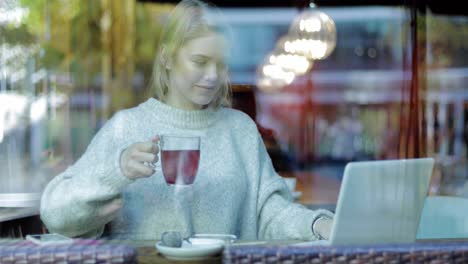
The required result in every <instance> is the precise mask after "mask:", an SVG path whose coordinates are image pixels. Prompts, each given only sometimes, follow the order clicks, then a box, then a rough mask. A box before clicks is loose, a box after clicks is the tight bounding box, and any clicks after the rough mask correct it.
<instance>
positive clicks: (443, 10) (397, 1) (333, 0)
mask: <svg viewBox="0 0 468 264" xmlns="http://www.w3.org/2000/svg"><path fill="white" fill-rule="evenodd" d="M137 1H138V2H154V3H177V2H179V1H177V0H137ZM208 2H211V3H213V4H215V5H216V6H218V7H236V8H249V7H250V8H254V7H255V8H260V7H297V8H303V7H306V6H308V5H309V3H310V1H309V0H261V1H258V0H257V1H254V0H211V1H208ZM313 2H314V3H315V4H316V5H317V6H319V7H338V6H343V7H346V6H369V5H380V6H403V5H404V6H408V7H409V6H417V7H419V8H421V7H428V8H429V9H430V10H431V12H433V13H437V14H447V15H468V8H467V6H468V5H466V4H463V2H464V0H314V1H313Z"/></svg>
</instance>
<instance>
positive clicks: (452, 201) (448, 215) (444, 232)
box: [416, 196, 468, 239]
mask: <svg viewBox="0 0 468 264" xmlns="http://www.w3.org/2000/svg"><path fill="white" fill-rule="evenodd" d="M416 238H417V239H438V238H468V199H467V198H462V197H455V196H428V197H427V198H426V200H425V203H424V208H423V211H422V214H421V220H420V223H419V229H418V233H417V235H416Z"/></svg>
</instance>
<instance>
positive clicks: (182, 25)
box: [150, 0, 231, 108]
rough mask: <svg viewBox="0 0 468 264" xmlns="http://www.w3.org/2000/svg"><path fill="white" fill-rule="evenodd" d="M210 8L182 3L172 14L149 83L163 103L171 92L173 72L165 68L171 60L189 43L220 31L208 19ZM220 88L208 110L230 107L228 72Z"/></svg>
mask: <svg viewBox="0 0 468 264" xmlns="http://www.w3.org/2000/svg"><path fill="white" fill-rule="evenodd" d="M210 7H211V8H213V9H214V6H212V5H208V4H207V3H204V2H201V1H199V0H182V1H181V2H180V3H179V4H177V6H176V7H175V8H174V10H173V11H172V12H171V14H170V15H169V18H168V21H167V24H166V26H165V28H164V30H163V32H162V34H161V40H160V43H159V48H158V52H157V54H156V58H155V61H154V65H153V72H152V76H151V79H152V80H151V83H150V90H151V92H152V93H153V95H154V96H155V97H156V98H157V99H158V100H161V101H163V102H164V101H165V100H166V98H167V94H168V91H169V76H170V70H169V69H167V67H166V65H167V64H166V63H167V62H168V58H169V57H171V58H175V56H176V54H177V52H179V50H180V48H182V47H183V46H184V45H185V44H186V43H187V42H189V41H191V40H193V39H196V38H199V37H202V36H205V35H207V34H210V33H217V32H219V31H220V28H219V27H218V26H216V25H214V24H213V23H212V21H210V20H209V19H210V18H209V16H208V14H207V10H208V8H210ZM220 86H221V87H220V89H219V90H218V93H217V94H216V96H215V98H214V99H213V100H212V101H211V102H210V103H209V104H208V107H213V108H219V107H221V106H230V105H231V90H230V87H229V79H228V76H227V69H226V73H225V74H223V78H222V82H221V84H220Z"/></svg>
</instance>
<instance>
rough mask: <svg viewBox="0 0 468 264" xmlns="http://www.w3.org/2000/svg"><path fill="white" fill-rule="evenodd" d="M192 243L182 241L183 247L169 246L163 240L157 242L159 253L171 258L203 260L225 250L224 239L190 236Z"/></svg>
mask: <svg viewBox="0 0 468 264" xmlns="http://www.w3.org/2000/svg"><path fill="white" fill-rule="evenodd" d="M189 240H190V243H188V242H187V241H183V242H182V247H180V248H175V247H167V246H163V245H162V244H161V242H158V243H156V249H157V250H158V252H159V253H161V254H162V255H163V256H165V257H166V258H167V259H170V260H179V261H180V260H182V261H190V260H202V259H206V258H209V257H213V256H216V255H218V254H220V253H221V251H223V248H224V241H223V240H221V239H214V238H190V239H189Z"/></svg>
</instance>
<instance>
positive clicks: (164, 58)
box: [161, 46, 172, 70]
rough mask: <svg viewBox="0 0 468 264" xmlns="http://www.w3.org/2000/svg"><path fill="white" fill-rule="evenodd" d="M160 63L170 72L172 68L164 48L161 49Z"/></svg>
mask: <svg viewBox="0 0 468 264" xmlns="http://www.w3.org/2000/svg"><path fill="white" fill-rule="evenodd" d="M161 61H162V64H163V65H164V68H166V69H167V70H170V69H171V68H172V60H171V59H170V57H169V54H168V52H167V49H166V47H164V46H163V47H162V49H161Z"/></svg>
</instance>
